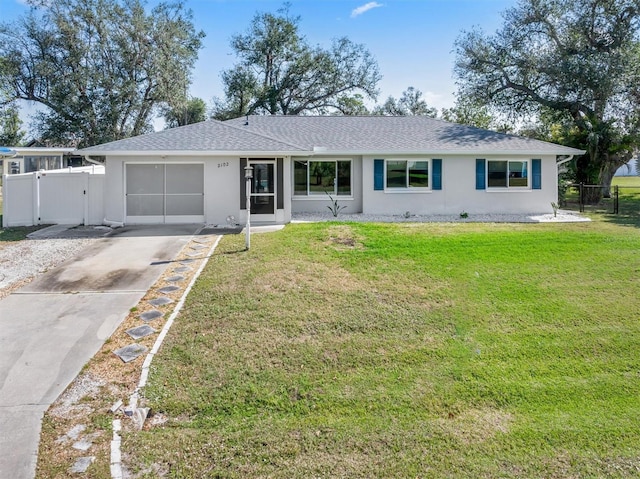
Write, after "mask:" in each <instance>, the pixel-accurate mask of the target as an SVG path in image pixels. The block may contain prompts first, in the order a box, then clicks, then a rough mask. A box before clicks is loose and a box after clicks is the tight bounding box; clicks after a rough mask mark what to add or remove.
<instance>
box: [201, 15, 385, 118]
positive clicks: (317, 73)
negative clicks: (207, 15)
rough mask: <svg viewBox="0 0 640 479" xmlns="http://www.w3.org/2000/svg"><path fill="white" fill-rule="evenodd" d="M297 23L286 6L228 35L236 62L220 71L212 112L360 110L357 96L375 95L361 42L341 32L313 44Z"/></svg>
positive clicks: (373, 72)
mask: <svg viewBox="0 0 640 479" xmlns="http://www.w3.org/2000/svg"><path fill="white" fill-rule="evenodd" d="M299 22H300V17H291V16H290V15H289V13H288V7H285V8H284V9H281V10H279V12H278V14H272V13H258V14H256V15H255V17H254V18H253V20H252V22H251V25H250V27H249V29H248V31H247V32H246V33H244V34H239V35H235V36H234V37H233V38H232V40H231V48H232V49H233V50H234V52H235V54H236V56H237V58H238V63H237V64H236V65H235V66H234V67H233V68H231V69H229V70H225V71H223V72H222V74H221V77H222V82H223V84H224V89H225V97H226V98H225V99H224V100H217V101H216V102H215V105H214V117H216V118H219V119H225V118H233V117H237V116H242V115H245V114H271V115H276V114H280V115H300V114H306V113H315V114H324V113H336V112H342V113H344V112H349V111H353V110H354V109H355V110H360V106H361V101H360V100H361V98H362V96H364V97H366V98H369V99H375V98H376V96H377V94H378V91H377V84H378V82H379V80H380V78H381V75H380V72H379V70H378V64H377V62H376V60H375V59H374V58H373V56H372V55H371V53H369V51H368V50H367V49H366V48H365V47H364V46H363V45H360V44H355V43H353V42H352V41H351V40H349V39H348V38H346V37H343V38H338V39H336V40H334V41H333V43H332V44H331V46H330V47H329V48H322V47H320V46H316V47H313V46H311V45H309V44H308V43H307V41H306V40H305V38H304V37H303V36H302V35H301V34H300V33H299Z"/></svg>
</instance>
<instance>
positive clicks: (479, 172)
mask: <svg viewBox="0 0 640 479" xmlns="http://www.w3.org/2000/svg"><path fill="white" fill-rule="evenodd" d="M484 163H485V161H484V160H481V159H477V160H476V190H485V189H487V179H486V170H485V166H484Z"/></svg>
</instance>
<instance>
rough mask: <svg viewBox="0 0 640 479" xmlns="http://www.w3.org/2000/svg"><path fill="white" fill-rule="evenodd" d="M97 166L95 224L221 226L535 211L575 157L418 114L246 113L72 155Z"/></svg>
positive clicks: (544, 208)
mask: <svg viewBox="0 0 640 479" xmlns="http://www.w3.org/2000/svg"><path fill="white" fill-rule="evenodd" d="M77 153H78V154H81V155H84V156H87V157H96V158H99V159H100V160H104V161H105V166H106V173H105V184H104V197H103V201H104V205H103V206H104V208H103V210H104V213H105V218H104V220H105V222H107V223H111V222H116V223H124V224H136V223H180V222H199V223H206V224H224V223H225V222H226V218H227V217H229V216H234V217H235V218H237V219H238V220H239V221H241V222H242V221H244V219H245V218H246V204H245V203H246V194H245V179H244V167H245V166H246V165H247V164H248V165H251V166H253V169H254V173H253V180H252V188H251V195H250V198H251V200H250V201H251V216H252V221H253V222H261V223H277V224H284V223H288V222H289V221H290V220H291V217H292V214H293V213H296V212H324V213H326V212H328V210H327V206H328V205H329V204H330V200H329V196H328V195H331V197H332V198H334V199H336V200H338V202H339V204H340V205H341V206H345V207H346V209H344V212H345V213H367V214H384V215H401V214H404V213H405V212H407V211H408V212H410V213H411V214H459V213H460V212H462V211H465V212H467V213H469V215H473V214H486V213H501V214H511V213H519V214H540V213H548V212H550V211H551V202H557V199H558V198H557V191H558V189H557V185H558V177H557V173H558V164H560V163H562V162H565V161H567V160H568V159H570V158H571V157H572V156H573V155H581V154H583V153H584V152H583V151H581V150H577V149H575V148H569V147H565V146H561V145H556V144H552V143H546V142H542V141H537V140H533V139H529V138H522V137H518V136H514V135H505V134H501V133H496V132H493V131H488V130H482V129H478V128H473V127H469V126H463V125H457V124H452V123H447V122H444V121H442V120H437V119H433V118H428V117H420V116H407V117H385V116H365V117H353V116H249V117H242V118H237V119H233V120H229V121H225V122H219V121H213V120H210V121H205V122H202V123H196V124H192V125H187V126H184V127H180V128H173V129H169V130H164V131H160V132H155V133H151V134H147V135H142V136H138V137H134V138H129V139H125V140H120V141H115V142H112V143H106V144H103V145H96V146H93V147H90V148H85V149H83V150H80V151H78V152H77Z"/></svg>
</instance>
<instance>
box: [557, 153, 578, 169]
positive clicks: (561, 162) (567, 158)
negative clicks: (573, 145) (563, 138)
mask: <svg viewBox="0 0 640 479" xmlns="http://www.w3.org/2000/svg"><path fill="white" fill-rule="evenodd" d="M574 156H575V155H569V156H567V157H566V158H565V159H564V160H560V161H556V168H557V167H558V166H560V165H564V164H565V163H567V162H569V161H571V160H573V157H574Z"/></svg>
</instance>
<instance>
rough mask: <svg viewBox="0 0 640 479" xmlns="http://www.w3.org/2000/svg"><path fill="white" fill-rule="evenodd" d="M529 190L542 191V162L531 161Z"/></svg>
mask: <svg viewBox="0 0 640 479" xmlns="http://www.w3.org/2000/svg"><path fill="white" fill-rule="evenodd" d="M531 188H533V189H534V190H541V189H542V161H541V160H531Z"/></svg>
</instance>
